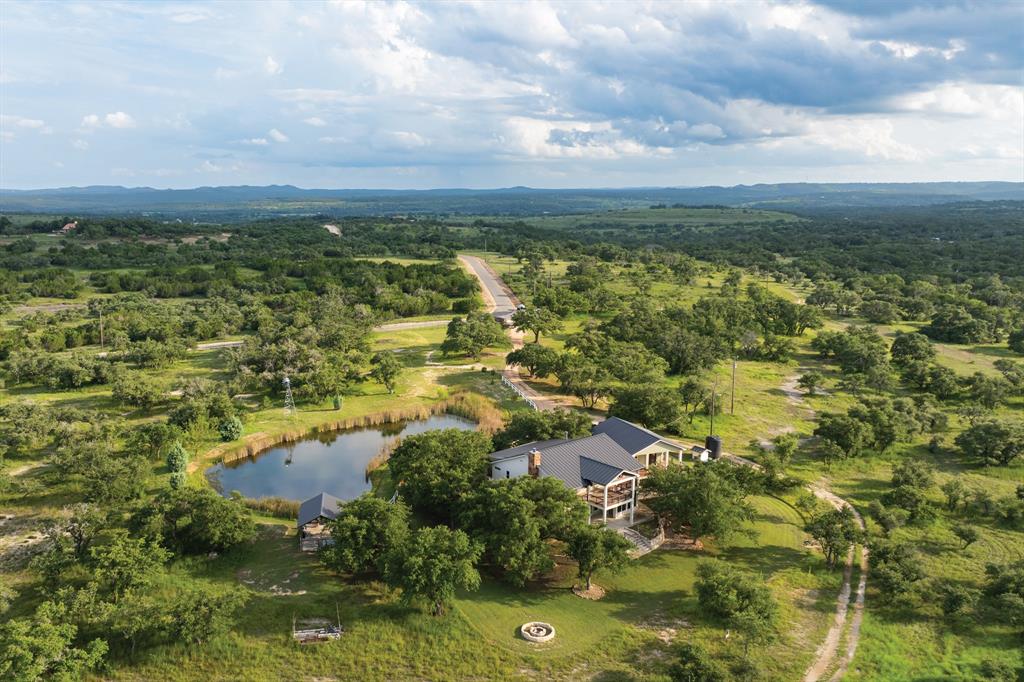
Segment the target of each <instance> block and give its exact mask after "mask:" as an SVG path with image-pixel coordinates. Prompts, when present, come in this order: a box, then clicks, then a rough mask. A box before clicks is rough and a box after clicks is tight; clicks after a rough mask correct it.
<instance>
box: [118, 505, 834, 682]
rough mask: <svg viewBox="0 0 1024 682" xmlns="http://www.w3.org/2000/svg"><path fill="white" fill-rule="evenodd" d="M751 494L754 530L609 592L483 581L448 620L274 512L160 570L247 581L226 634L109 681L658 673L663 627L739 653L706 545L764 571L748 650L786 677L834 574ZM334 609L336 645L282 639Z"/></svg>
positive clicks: (794, 528)
mask: <svg viewBox="0 0 1024 682" xmlns="http://www.w3.org/2000/svg"><path fill="white" fill-rule="evenodd" d="M754 503H755V505H756V508H757V510H758V513H759V516H758V520H757V522H756V523H755V524H753V531H754V532H755V534H756V539H754V540H748V539H741V541H738V542H737V543H736V544H735V545H734V546H731V547H728V548H726V549H721V550H719V549H716V548H714V547H711V548H709V549H708V550H707V551H706V552H686V551H676V550H658V551H656V552H654V553H652V554H649V555H647V556H646V557H643V558H641V559H639V560H637V561H635V562H633V563H632V564H631V565H630V566H629V567H628V568H627V569H626V570H625V571H623V572H622V573H620V574H618V575H599V576H598V577H597V582H598V583H599V584H601V585H603V586H605V587H606V588H608V594H607V596H606V597H605V598H604V599H602V600H601V601H588V600H584V599H581V598H579V597H576V596H575V595H573V594H572V593H571V592H570V591H569V589H568V586H569V585H570V584H571V582H572V575H571V572H570V573H567V572H565V571H562V572H559V575H558V577H556V578H554V579H553V580H552V581H550V582H548V583H545V584H541V585H533V586H528V587H527V588H524V589H513V588H510V587H507V586H505V585H504V584H502V583H500V582H497V581H496V580H494V579H491V578H485V580H484V584H483V586H482V588H481V589H480V590H479V591H478V592H473V593H469V594H463V595H461V596H460V597H459V599H458V600H457V604H456V608H455V609H454V610H453V611H452V612H450V613H449V614H448V615H447V616H445V617H443V618H433V617H430V616H427V615H424V614H423V613H421V612H420V611H418V610H415V609H410V608H407V607H403V606H401V605H399V604H398V603H397V602H396V601H395V599H394V598H393V596H392V595H390V594H387V593H386V592H385V591H383V589H382V588H381V586H380V585H379V584H377V583H375V582H372V581H365V580H357V579H348V578H340V577H338V576H334V575H331V574H329V573H328V572H326V571H324V570H323V569H321V568H320V566H319V565H318V564H317V563H316V561H315V559H314V558H312V557H310V556H309V555H302V554H300V553H298V552H296V550H295V539H294V534H293V531H291V530H290V527H289V526H288V525H287V524H284V523H282V522H273V523H272V524H271V525H267V526H264V527H263V529H262V531H261V537H260V539H259V541H258V542H257V544H256V545H255V546H254V547H252V548H248V549H242V550H239V551H236V552H233V553H230V554H228V555H225V556H223V557H220V558H218V559H214V560H206V559H195V560H189V561H186V562H180V563H179V564H177V565H175V566H174V567H173V568H172V571H171V573H170V575H169V576H168V578H167V583H168V587H170V586H171V585H173V584H174V583H175V581H179V580H199V581H202V582H203V583H204V584H205V585H206V586H207V589H210V590H214V591H216V590H222V589H226V588H227V587H229V586H231V585H236V584H239V585H243V586H244V587H245V588H246V589H247V590H248V591H249V592H250V595H251V596H250V601H249V603H248V605H247V606H246V607H245V608H244V609H243V610H242V611H241V612H240V613H239V616H238V619H239V622H238V624H237V626H236V627H235V628H234V631H233V632H232V633H231V634H229V635H226V636H224V637H221V638H218V639H216V640H214V641H212V642H210V643H208V644H207V645H206V646H204V647H202V648H199V649H196V650H193V651H192V652H191V653H190V654H186V652H185V650H184V648H183V647H180V646H178V645H169V646H165V647H160V648H157V649H155V650H152V651H149V652H147V653H145V654H140V656H139V657H138V660H137V661H135V662H134V663H133V665H132V666H131V667H128V666H124V667H118V668H115V669H113V670H110V671H108V673H107V674H105V675H104V678H110V679H126V680H130V679H167V680H186V679H196V677H197V676H200V677H203V678H204V679H209V680H229V679H247V680H272V679H281V678H288V679H309V678H314V677H319V678H331V679H360V680H394V679H452V680H455V679H474V678H475V679H513V678H520V677H523V676H538V675H539V676H541V677H542V678H544V679H558V680H574V679H580V677H588V676H590V675H596V674H601V673H606V674H613V673H626V672H628V671H630V670H635V669H636V668H639V669H641V670H645V671H647V672H658V671H659V670H660V669H661V666H662V665H663V664H662V663H661V657H664V656H665V653H666V652H667V650H668V648H669V645H668V644H667V643H666V642H664V641H662V640H661V639H659V635H662V636H664V635H665V633H667V632H669V631H671V633H672V634H673V635H676V634H677V635H678V636H679V637H682V638H684V639H699V640H700V641H701V642H702V643H704V644H705V645H707V646H708V647H709V648H711V649H713V650H717V651H719V652H721V653H724V652H731V654H733V655H735V653H736V651H737V650H738V647H737V644H736V642H735V635H732V636H731V638H732V641H731V642H730V641H729V640H728V639H727V633H726V632H725V631H724V630H723V629H721V628H720V627H718V626H717V625H716V624H714V623H711V622H709V621H707V620H706V619H705V618H704V617H702V616H701V615H700V614H699V613H698V609H697V607H696V601H695V597H694V595H693V591H692V588H693V582H694V570H695V567H696V565H697V563H698V562H699V561H701V560H702V559H703V558H704V557H705V556H709V555H713V556H720V557H722V558H723V559H725V560H727V561H730V562H733V563H736V564H737V565H740V566H744V567H746V568H748V569H750V570H753V571H756V572H759V573H762V574H764V575H765V577H766V578H767V579H768V581H769V583H770V584H771V586H772V588H773V590H774V591H775V593H776V595H777V596H778V597H779V599H780V601H781V602H782V605H783V612H784V617H785V623H786V627H785V629H784V632H783V634H782V636H781V638H780V639H779V640H778V641H777V642H776V643H774V644H773V645H771V646H770V647H769V648H768V649H764V650H760V651H757V652H755V653H753V656H754V660H755V661H756V663H757V664H758V665H759V666H760V667H762V668H763V669H764V670H765V671H766V673H767V674H768V678H769V679H795V678H796V677H799V675H800V674H801V673H802V671H803V669H804V667H805V666H806V665H807V663H808V661H809V659H810V657H811V656H812V655H813V651H814V648H815V645H814V643H815V642H817V641H818V640H819V639H820V638H821V637H822V636H823V633H824V629H825V628H827V625H828V622H829V620H830V618H831V610H832V601H833V600H834V597H835V592H836V591H837V590H838V574H837V573H825V572H824V571H823V570H822V567H821V560H820V558H819V557H816V556H814V555H813V554H812V553H811V552H809V551H808V550H807V549H805V548H804V547H803V540H804V534H803V532H802V530H801V527H802V521H801V519H800V516H799V514H797V512H796V511H795V510H794V509H793V508H792V507H790V506H789V505H787V504H786V503H784V502H782V501H780V500H776V499H773V498H756V499H755V500H754ZM336 614H340V617H341V620H342V623H343V625H344V626H345V629H346V633H345V635H344V636H343V637H342V638H341V640H340V641H338V642H334V643H330V644H325V645H320V646H314V647H307V648H298V647H295V646H294V645H292V644H291V643H290V641H289V633H290V630H291V626H292V619H293V618H298V619H304V618H324V619H330V620H332V621H333V620H334V619H335V618H336V617H337V615H336ZM537 619H543V620H546V621H548V622H551V623H552V624H553V625H554V626H555V628H556V630H557V636H556V638H555V640H554V641H553V642H552V643H551V644H550V645H542V646H536V645H531V644H528V643H526V642H524V641H523V640H521V639H519V638H518V637H517V635H516V631H517V628H518V627H519V626H520V625H522V623H524V622H526V621H527V620H537ZM186 655H188V659H187V665H186V664H184V660H185V659H184V657H185V656H186ZM631 661H634V662H633V663H631Z"/></svg>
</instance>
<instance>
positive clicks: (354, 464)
mask: <svg viewBox="0 0 1024 682" xmlns="http://www.w3.org/2000/svg"><path fill="white" fill-rule="evenodd" d="M474 428H476V424H475V423H474V422H472V421H470V420H468V419H463V418H462V417H456V416H454V415H450V414H439V415H434V416H432V417H430V418H428V419H424V420H419V421H409V422H396V423H394V424H382V425H380V426H372V427H367V428H360V429H347V430H345V431H334V432H332V433H318V434H316V435H314V436H310V437H309V438H308V439H305V440H300V441H295V442H293V443H287V444H284V445H279V446H277V447H274V448H271V449H269V450H265V451H264V452H261V453H260V454H259V455H257V456H256V457H245V458H243V459H238V460H235V461H233V462H229V463H221V464H217V465H214V466H212V467H210V468H209V469H207V471H206V476H207V478H209V480H210V483H211V484H213V486H214V487H215V488H216V489H218V490H220V491H221V493H222V494H224V495H230V494H231V491H232V490H237V491H238V492H240V493H242V494H243V495H245V496H246V497H252V498H257V497H283V498H285V499H289V500H298V501H300V502H301V501H302V500H306V499H309V498H310V497H313V496H314V495H316V494H318V493H321V492H325V493H330V494H331V495H334V496H335V497H338V498H340V499H342V500H351V499H354V498H356V497H359V495H360V494H362V493H363V492H365V491H367V490H369V489H370V482H369V481H367V480H366V465H367V464H368V463H369V462H370V460H371V459H373V457H374V456H375V455H376V454H377V453H379V452H380V451H381V449H382V448H384V447H385V446H386V445H389V444H391V443H393V442H394V441H395V440H396V439H397V438H399V437H404V436H411V435H414V434H417V433H423V432H424V431H431V430H434V429H462V430H470V429H474Z"/></svg>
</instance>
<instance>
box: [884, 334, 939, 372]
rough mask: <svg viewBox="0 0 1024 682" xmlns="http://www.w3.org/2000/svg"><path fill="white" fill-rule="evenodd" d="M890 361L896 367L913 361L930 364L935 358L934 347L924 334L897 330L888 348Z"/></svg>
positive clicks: (904, 365)
mask: <svg viewBox="0 0 1024 682" xmlns="http://www.w3.org/2000/svg"><path fill="white" fill-rule="evenodd" d="M889 354H890V355H891V356H892V362H893V364H894V365H896V366H897V367H906V366H907V365H909V364H910V363H913V362H923V363H925V364H926V365H927V364H930V363H931V362H932V361H933V360H934V359H935V348H934V347H932V344H931V342H930V341H929V340H928V337H927V336H925V335H924V334H917V333H912V334H904V333H902V332H899V333H897V334H896V338H895V339H893V342H892V347H890V348H889Z"/></svg>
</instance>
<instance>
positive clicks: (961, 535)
mask: <svg viewBox="0 0 1024 682" xmlns="http://www.w3.org/2000/svg"><path fill="white" fill-rule="evenodd" d="M953 535H955V536H956V537H957V539H958V540H959V541H960V542H961V545H960V549H967V548H968V547H970V546H971V545H973V544H974V543H975V542H977V541H978V540H979V539H980V538H981V533H979V532H978V529H977V528H975V527H974V526H971V525H968V524H966V523H961V524H957V525H956V526H953Z"/></svg>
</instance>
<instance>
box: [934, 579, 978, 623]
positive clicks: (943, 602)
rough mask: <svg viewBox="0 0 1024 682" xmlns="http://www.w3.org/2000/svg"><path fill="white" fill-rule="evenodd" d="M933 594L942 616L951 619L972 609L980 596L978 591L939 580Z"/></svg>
mask: <svg viewBox="0 0 1024 682" xmlns="http://www.w3.org/2000/svg"><path fill="white" fill-rule="evenodd" d="M934 589H935V594H936V596H937V597H938V601H939V605H940V606H941V607H942V615H944V616H945V617H946V618H953V617H955V616H958V615H960V614H962V613H964V612H965V611H969V610H970V609H972V608H973V607H974V605H975V603H977V601H978V597H979V596H980V595H979V593H978V590H976V589H973V588H970V587H967V586H966V585H963V584H960V583H957V582H953V581H950V580H940V581H937V582H936V584H935V588H934Z"/></svg>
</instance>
